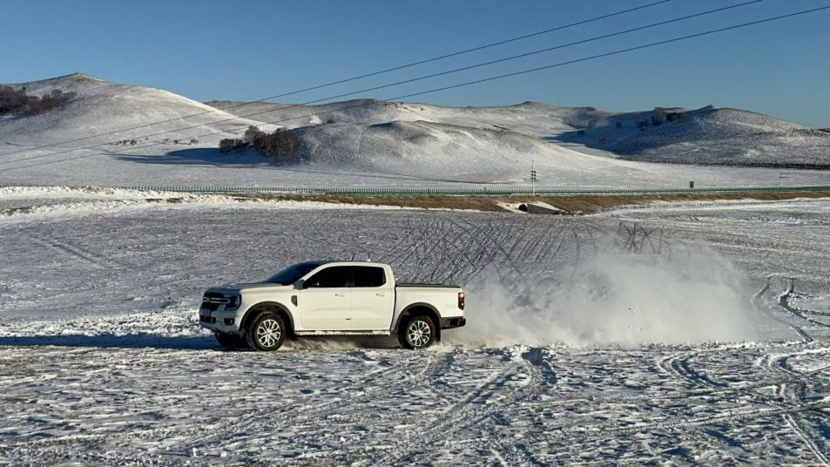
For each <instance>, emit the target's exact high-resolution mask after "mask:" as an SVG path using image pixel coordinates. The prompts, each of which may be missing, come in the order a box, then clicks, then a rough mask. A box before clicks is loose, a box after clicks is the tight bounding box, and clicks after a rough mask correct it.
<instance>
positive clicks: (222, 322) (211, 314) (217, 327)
mask: <svg viewBox="0 0 830 467" xmlns="http://www.w3.org/2000/svg"><path fill="white" fill-rule="evenodd" d="M238 311H239V310H230V311H225V307H224V305H223V306H220V307H219V309H217V310H210V309H208V308H201V309H200V310H199V324H200V325H201V326H202V327H203V328H206V329H210V330H211V331H213V332H221V333H223V334H239V333H240V331H239V324H240V321H241V318H240V317H239V316H238V315H237V313H238Z"/></svg>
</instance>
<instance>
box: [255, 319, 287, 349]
mask: <svg viewBox="0 0 830 467" xmlns="http://www.w3.org/2000/svg"><path fill="white" fill-rule="evenodd" d="M280 337H282V329H280V323H278V322H277V321H276V320H274V319H266V320H264V321H263V322H261V323H259V326H257V328H256V338H257V341H258V342H259V344H260V345H262V346H263V347H273V346H275V345H277V342H279V341H280Z"/></svg>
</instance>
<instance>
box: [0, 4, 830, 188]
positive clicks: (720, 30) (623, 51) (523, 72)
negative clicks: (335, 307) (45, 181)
mask: <svg viewBox="0 0 830 467" xmlns="http://www.w3.org/2000/svg"><path fill="white" fill-rule="evenodd" d="M824 10H830V6H825V7H820V8H812V9H809V10H802V11H798V12H795V13H789V14H785V15H779V16H773V17H770V18H765V19H762V20H757V21H750V22H746V23H740V24H736V25H733V26H727V27H723V28H718V29H711V30H708V31H704V32H700V33H695V34H689V35H686V36H680V37H675V38H672V39H666V40H662V41H657V42H651V43H648V44H644V45H639V46H634V47H628V48H624V49H618V50H615V51H612V52H606V53H602V54H597V55H591V56H588V57H583V58H579V59H574V60H568V61H565V62H558V63H554V64H550V65H545V66H540V67H535V68H529V69H525V70H521V71H517V72H513V73H507V74H503V75H497V76H492V77H489V78H483V79H478V80H473V81H467V82H463V83H458V84H454V85H450V86H443V87H438V88H433V89H428V90H425V91H419V92H415V93H411V94H405V95H401V96H395V97H391V98H389V99H384V100H383V101H381V102H389V101H394V100H401V99H407V98H411V97H416V96H422V95H425V94H432V93H436V92H441V91H446V90H449V89H456V88H461V87H466V86H472V85H476V84H481V83H486V82H490V81H497V80H502V79H506V78H510V77H514V76H520V75H526V74H530V73H537V72H539V71H543V70H548V69H552V68H558V67H564V66H568V65H573V64H576V63H582V62H588V61H592V60H598V59H601V58H605V57H610V56H614V55H621V54H626V53H631V52H634V51H637V50H643V49H648V48H652V47H658V46H661V45H666V44H671V43H675V42H681V41H685V40H690V39H694V38H698V37H704V36H709V35H713V34H719V33H723V32H727V31H732V30H736V29H741V28H746V27H750V26H756V25H759V24H764V23H770V22H774V21H779V20H783V19H787V18H792V17H796V16H802V15H806V14H811V13H817V12H819V11H824ZM365 106H366V104H365V103H361V104H356V105H351V106H344V107H340V108H337V109H332V110H328V111H324V112H317V113H314V114H308V115H305V116H300V117H292V118H288V119H284V120H279V121H275V122H269V123H272V124H273V123H282V122H286V121H290V120H298V119H302V118H309V117H313V116H319V115H325V114H328V113H333V112H339V111H342V110H347V109H351V108H358V107H365ZM202 126H203V125H202ZM220 133H225V131H214V132H210V133H205V134H201V135H196V136H193V137H194V138H203V137H205V136H211V135H216V134H220ZM161 144H164V143H153V144H149V145H146V146H142V147H141V148H127V149H124V150H122V151H109V152H100V153H94V154H87V155H83V156H78V157H72V158H66V159H60V160H56V161H45V162H40V163H36V164H30V165H26V166H21V167H10V168H8V169H0V172H6V171H11V170H18V169H24V168H29V167H35V166H40V165H48V164H54V163H60V162H67V161H72V160H78V159H85V158H88V157H94V156H99V155H103V154H108V155H114V154H121V153H124V152H127V151H132V150H135V149H144V148H148V147H153V146H159V145H161Z"/></svg>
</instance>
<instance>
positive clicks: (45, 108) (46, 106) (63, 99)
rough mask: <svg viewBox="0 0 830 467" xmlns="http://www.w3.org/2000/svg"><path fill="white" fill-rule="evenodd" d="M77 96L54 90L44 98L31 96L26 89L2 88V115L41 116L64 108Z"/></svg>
mask: <svg viewBox="0 0 830 467" xmlns="http://www.w3.org/2000/svg"><path fill="white" fill-rule="evenodd" d="M75 96H76V94H75V93H74V92H63V91H61V90H60V89H53V90H52V92H51V93H49V94H45V95H43V96H42V97H37V96H29V95H27V94H26V90H25V89H18V90H16V89H14V88H13V87H11V86H0V114H3V113H11V114H12V115H14V116H20V115H25V114H27V113H30V114H34V115H39V114H42V113H46V112H49V111H51V110H55V109H59V108H61V107H63V106H64V105H66V104H67V103H68V102H69V101H71V100H72V99H74V98H75Z"/></svg>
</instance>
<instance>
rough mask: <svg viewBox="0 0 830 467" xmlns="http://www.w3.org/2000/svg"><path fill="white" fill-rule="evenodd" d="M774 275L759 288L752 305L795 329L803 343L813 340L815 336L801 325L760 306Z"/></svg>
mask: <svg viewBox="0 0 830 467" xmlns="http://www.w3.org/2000/svg"><path fill="white" fill-rule="evenodd" d="M773 277H775V276H768V277H767V281H766V283H765V284H764V287H762V288H761V290H759V291H758V292H757V293H756V294H755V295H754V296H753V297H752V300H751V302H750V303H752V305H753V306H754V307H755V309H757V310H759V311H761V313H763V314H765V315H766V316H767V317H768V318H770V319H772V320H773V321H776V322H778V323H781V324H783V325H785V326H787V327H789V328H790V329H792V330H793V331H795V333H796V334H798V337H800V338H801V340H802V342H803V343H810V342H812V341H813V340H814V339H813V337H812V336H810V335H809V334H807V333H806V332H805V331H804V330H803V329H802V328H801V327H799V326H796V325H795V324H793V323H791V322H789V321H787V320H785V319H782V318H780V317H778V316H776V315H775V314H773V313H772V312H771V311H770V310H768V309H766V308H764V307H762V306H759V305H760V300H761V297H763V296H764V294H765V293H767V292H768V291H769V290H770V287H771V286H770V282H771V280H772V278H773Z"/></svg>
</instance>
